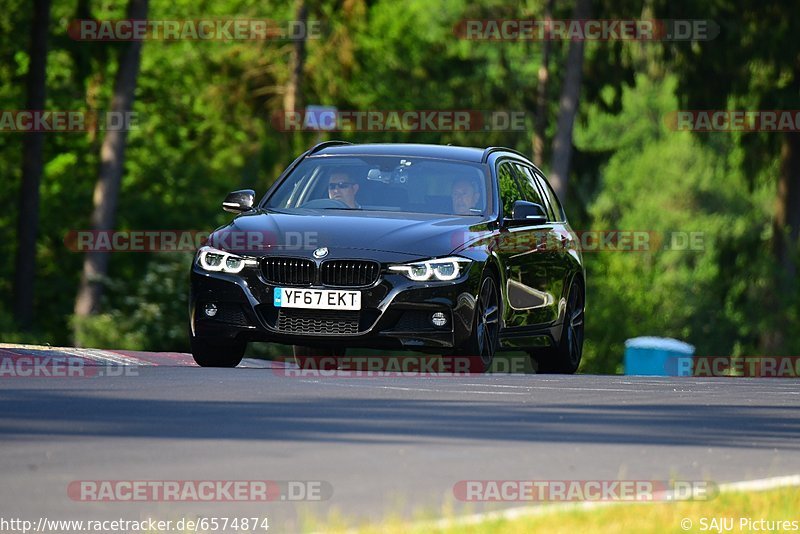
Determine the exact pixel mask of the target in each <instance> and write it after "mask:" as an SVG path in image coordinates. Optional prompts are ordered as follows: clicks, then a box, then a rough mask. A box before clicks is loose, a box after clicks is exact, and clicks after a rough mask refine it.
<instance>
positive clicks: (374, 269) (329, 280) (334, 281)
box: [320, 260, 381, 287]
mask: <svg viewBox="0 0 800 534" xmlns="http://www.w3.org/2000/svg"><path fill="white" fill-rule="evenodd" d="M380 274H381V265H380V264H379V263H378V262H375V261H364V260H330V261H326V262H325V263H323V264H322V267H321V272H320V275H321V279H322V284H323V285H326V286H339V287H358V286H369V285H372V284H374V283H375V281H376V280H377V279H378V276H379V275H380Z"/></svg>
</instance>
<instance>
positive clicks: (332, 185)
mask: <svg viewBox="0 0 800 534" xmlns="http://www.w3.org/2000/svg"><path fill="white" fill-rule="evenodd" d="M354 185H355V184H354V183H353V182H333V183H330V184H328V189H329V190H330V191H335V190H337V189H347V188H348V187H352V186H354Z"/></svg>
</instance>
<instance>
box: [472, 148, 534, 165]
mask: <svg viewBox="0 0 800 534" xmlns="http://www.w3.org/2000/svg"><path fill="white" fill-rule="evenodd" d="M493 152H511V153H512V154H516V155H517V156H522V157H523V158H525V159H528V156H526V155H525V154H523V153H522V152H518V151H516V150H514V149H513V148H506V147H504V146H490V147H487V148H486V150H484V151H483V156H481V163H486V162H487V161H488V160H489V156H490V155H491V154H492V153H493Z"/></svg>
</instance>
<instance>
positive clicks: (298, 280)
mask: <svg viewBox="0 0 800 534" xmlns="http://www.w3.org/2000/svg"><path fill="white" fill-rule="evenodd" d="M316 271H317V264H316V263H314V262H313V261H311V260H306V259H302V258H264V259H263V260H262V261H261V272H262V273H264V278H266V279H267V281H268V282H270V283H272V284H286V285H293V286H308V285H311V284H313V283H314V281H315V278H316Z"/></svg>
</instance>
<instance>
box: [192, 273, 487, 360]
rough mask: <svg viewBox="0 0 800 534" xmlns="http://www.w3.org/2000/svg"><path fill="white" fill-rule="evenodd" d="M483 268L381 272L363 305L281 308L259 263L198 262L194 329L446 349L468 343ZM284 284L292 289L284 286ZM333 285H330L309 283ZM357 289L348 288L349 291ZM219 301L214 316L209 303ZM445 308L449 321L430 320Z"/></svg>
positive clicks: (319, 342)
mask: <svg viewBox="0 0 800 534" xmlns="http://www.w3.org/2000/svg"><path fill="white" fill-rule="evenodd" d="M479 267H480V266H479V265H475V264H473V265H472V266H471V268H470V269H469V270H468V271H467V273H466V274H464V275H462V276H461V277H460V278H458V279H457V280H454V281H452V282H413V281H411V280H408V279H407V278H406V277H405V276H403V275H402V274H398V273H392V272H386V271H385V270H384V272H382V274H381V276H380V277H379V279H378V281H377V282H376V283H375V284H373V285H371V286H369V287H367V288H361V289H359V291H361V295H362V296H361V303H362V304H361V310H360V311H332V310H315V309H299V308H286V307H280V308H279V307H275V306H274V305H273V290H274V288H275V287H277V286H276V285H274V284H270V283H269V282H268V281H267V280H266V279H265V278H264V277H263V276H262V274H261V271H260V269H259V268H258V267H252V268H248V269H245V270H243V271H242V272H240V273H238V274H226V273H219V272H214V273H211V272H208V271H205V270H203V269H202V268H200V267H199V266H198V265H197V264H194V265H193V267H192V273H191V297H190V314H191V329H192V335H193V336H194V337H195V338H196V339H199V340H202V339H209V340H210V339H215V340H221V339H230V340H233V339H238V340H246V341H268V342H274V343H282V344H288V345H305V346H311V347H314V346H316V347H364V348H374V349H406V350H419V351H429V352H437V351H438V352H441V351H447V350H449V349H456V348H459V347H463V346H464V344H465V343H466V341H467V339H468V338H469V336H470V334H471V332H472V325H473V324H474V320H473V319H474V313H475V301H476V296H477V292H478V286H479V283H480V272H481V270H480V268H479ZM280 287H292V286H288V285H281V286H280ZM303 287H305V288H308V287H311V288H314V289H333V288H330V287H325V286H303ZM350 289H352V288H348V290H350ZM209 304H214V306H215V307H216V313H215V314H214V316H213V317H209V316H208V315H207V314H206V313H205V308H206V306H207V305H209ZM436 312H442V313H444V314H445V317H446V318H447V323H446V324H445V325H443V326H436V325H434V324H433V322H432V321H431V316H432V314H434V313H436Z"/></svg>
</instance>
